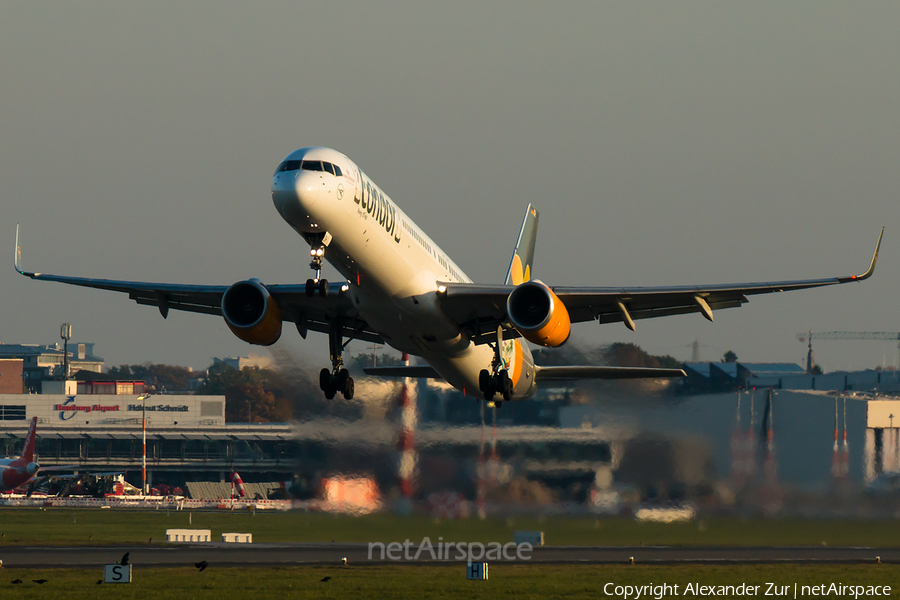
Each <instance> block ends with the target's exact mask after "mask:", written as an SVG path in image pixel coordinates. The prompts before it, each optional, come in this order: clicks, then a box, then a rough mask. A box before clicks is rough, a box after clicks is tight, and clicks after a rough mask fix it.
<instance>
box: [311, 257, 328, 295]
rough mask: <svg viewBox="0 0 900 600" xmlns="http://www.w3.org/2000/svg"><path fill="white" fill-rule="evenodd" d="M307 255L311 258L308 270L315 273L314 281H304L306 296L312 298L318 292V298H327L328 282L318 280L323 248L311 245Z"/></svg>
mask: <svg viewBox="0 0 900 600" xmlns="http://www.w3.org/2000/svg"><path fill="white" fill-rule="evenodd" d="M309 255H310V257H312V259H311V260H310V261H309V268H310V269H313V270H314V271H315V272H316V277H315V279H307V280H306V295H307V296H309V297H310V298H312V297H313V296H315V295H316V292H318V293H319V295H320V296H323V297H324V296H327V295H328V280H327V279H319V276H320V275H321V274H322V259H323V257H324V256H325V246H321V245H313V246H312V247H311V248H310V249H309Z"/></svg>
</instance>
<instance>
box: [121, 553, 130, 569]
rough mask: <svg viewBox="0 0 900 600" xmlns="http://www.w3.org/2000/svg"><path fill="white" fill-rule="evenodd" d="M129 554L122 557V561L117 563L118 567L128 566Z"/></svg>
mask: <svg viewBox="0 0 900 600" xmlns="http://www.w3.org/2000/svg"><path fill="white" fill-rule="evenodd" d="M129 554H131V552H126V553H125V554H124V555H122V560H120V561H119V564H120V565H123V566H124V565H127V564H128V555H129Z"/></svg>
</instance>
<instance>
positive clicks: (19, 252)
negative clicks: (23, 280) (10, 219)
mask: <svg viewBox="0 0 900 600" xmlns="http://www.w3.org/2000/svg"><path fill="white" fill-rule="evenodd" d="M16 271H18V272H19V273H21V274H22V275H25V271H23V270H22V248H21V247H20V246H19V224H18V223H16Z"/></svg>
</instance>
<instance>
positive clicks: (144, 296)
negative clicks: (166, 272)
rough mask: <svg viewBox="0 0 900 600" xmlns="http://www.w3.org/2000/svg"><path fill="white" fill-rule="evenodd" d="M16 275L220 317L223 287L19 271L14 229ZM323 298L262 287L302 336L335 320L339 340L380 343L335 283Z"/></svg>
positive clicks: (302, 289) (299, 289)
mask: <svg viewBox="0 0 900 600" xmlns="http://www.w3.org/2000/svg"><path fill="white" fill-rule="evenodd" d="M16 271H18V272H19V273H21V274H22V275H25V276H26V277H30V278H31V279H36V280H39V281H56V282H59V283H68V284H70V285H79V286H82V287H88V288H95V289H99V290H110V291H114V292H122V293H125V294H128V297H129V298H130V299H131V300H134V301H135V302H137V303H138V304H144V305H148V306H155V307H157V308H158V309H159V313H160V314H161V315H162V316H163V318H166V317H167V316H168V315H169V310H184V311H188V312H195V313H204V314H208V315H219V316H221V315H222V296H223V295H224V294H225V291H226V290H227V289H228V287H229V286H227V285H192V284H178V283H149V282H145V281H120V280H115V279H91V278H87V277H68V276H63V275H49V274H47V273H32V272H29V271H25V270H24V269H23V268H22V251H21V248H20V247H19V229H18V227H16ZM328 287H329V289H328V295H327V296H325V297H320V296H314V297H312V298H310V297H308V296H307V295H306V286H305V285H302V284H301V285H297V284H278V285H266V286H265V288H266V289H267V290H268V291H269V293H270V294H271V295H272V297H273V298H275V302H276V303H277V304H278V308H279V309H280V311H281V319H282V321H290V322H293V323H295V324H296V325H297V329H298V330H299V331H300V334H301V335H302V336H303V337H306V331H307V330H309V331H319V332H323V333H328V323H329V321H332V320H334V319H335V318H339V319H340V322H341V325H342V327H343V332H342V333H343V337H344V339H358V340H363V341H367V342H375V343H378V344H383V343H384V339H383V338H382V337H381V336H380V335H379V334H378V333H376V332H375V331H374V330H372V329H371V328H370V327H369V325H368V324H367V323H366V321H365V320H364V319H363V318H362V317H361V316H360V315H359V312H358V311H357V310H356V308H355V307H354V306H353V304H352V302H350V298H348V297H347V296H346V295H345V294H343V293H342V292H341V285H340V284H334V283H332V284H329V286H328Z"/></svg>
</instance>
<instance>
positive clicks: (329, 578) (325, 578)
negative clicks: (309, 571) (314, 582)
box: [319, 577, 331, 581]
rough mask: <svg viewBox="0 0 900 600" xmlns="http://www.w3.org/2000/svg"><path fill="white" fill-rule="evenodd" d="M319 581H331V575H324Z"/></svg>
mask: <svg viewBox="0 0 900 600" xmlns="http://www.w3.org/2000/svg"><path fill="white" fill-rule="evenodd" d="M319 581H331V577H323V578H322V579H320V580H319Z"/></svg>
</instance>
